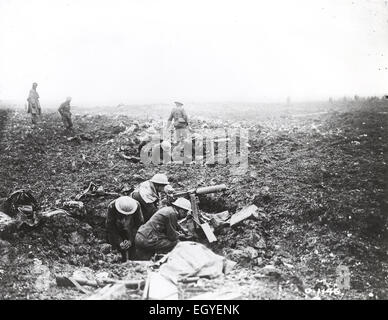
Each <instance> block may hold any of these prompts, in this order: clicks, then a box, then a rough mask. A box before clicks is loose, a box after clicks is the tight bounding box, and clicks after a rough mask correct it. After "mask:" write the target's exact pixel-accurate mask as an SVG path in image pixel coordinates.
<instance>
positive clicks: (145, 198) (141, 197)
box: [131, 173, 174, 222]
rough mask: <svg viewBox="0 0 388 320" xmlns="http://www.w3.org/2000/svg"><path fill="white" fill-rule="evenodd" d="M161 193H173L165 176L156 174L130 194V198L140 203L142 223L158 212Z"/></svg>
mask: <svg viewBox="0 0 388 320" xmlns="http://www.w3.org/2000/svg"><path fill="white" fill-rule="evenodd" d="M161 192H165V193H167V194H171V193H173V192H174V189H173V188H172V187H171V186H170V185H169V182H168V179H167V176H166V175H165V174H162V173H157V174H155V175H154V176H153V177H152V178H151V179H150V180H147V181H144V182H142V183H141V184H140V185H138V186H137V187H136V188H135V190H134V191H133V192H132V194H131V197H132V198H133V199H135V200H136V201H138V202H139V203H140V206H141V210H142V213H143V217H144V222H147V221H148V220H149V219H150V218H151V217H152V215H153V214H154V213H155V212H156V211H157V210H158V204H159V200H160V193H161Z"/></svg>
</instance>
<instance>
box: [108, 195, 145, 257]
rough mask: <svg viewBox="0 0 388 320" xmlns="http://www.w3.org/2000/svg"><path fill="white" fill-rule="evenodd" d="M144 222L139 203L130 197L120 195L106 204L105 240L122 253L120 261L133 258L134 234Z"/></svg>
mask: <svg viewBox="0 0 388 320" xmlns="http://www.w3.org/2000/svg"><path fill="white" fill-rule="evenodd" d="M143 223H144V219H143V214H142V211H141V207H140V204H139V203H138V202H137V201H136V200H135V199H133V198H131V197H127V196H125V197H120V198H118V199H116V200H113V201H112V202H111V203H110V204H109V206H108V212H107V216H106V223H105V226H106V232H107V240H108V242H109V243H110V244H111V245H112V247H113V249H116V250H118V251H119V252H120V253H121V255H122V261H123V262H125V261H127V260H128V259H131V260H132V259H134V258H135V252H136V250H135V246H134V244H135V236H136V232H137V230H138V228H139V227H140V226H141V225H142V224H143Z"/></svg>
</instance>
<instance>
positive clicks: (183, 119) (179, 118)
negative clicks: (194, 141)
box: [168, 107, 189, 142]
mask: <svg viewBox="0 0 388 320" xmlns="http://www.w3.org/2000/svg"><path fill="white" fill-rule="evenodd" d="M172 120H174V128H175V140H176V141H177V142H181V141H183V140H185V139H186V138H187V130H188V128H187V127H188V125H189V123H188V117H187V114H186V111H185V109H183V108H182V107H175V108H174V109H172V111H171V114H170V117H169V118H168V123H171V121H172Z"/></svg>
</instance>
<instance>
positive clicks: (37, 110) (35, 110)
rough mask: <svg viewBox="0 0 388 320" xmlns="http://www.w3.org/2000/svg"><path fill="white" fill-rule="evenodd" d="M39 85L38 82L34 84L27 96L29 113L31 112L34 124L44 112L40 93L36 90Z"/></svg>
mask: <svg viewBox="0 0 388 320" xmlns="http://www.w3.org/2000/svg"><path fill="white" fill-rule="evenodd" d="M37 86H38V84H37V83H36V82H34V83H33V84H32V89H31V90H30V93H29V95H28V98H27V101H28V110H27V113H31V120H32V124H33V125H35V124H36V123H37V120H38V116H40V115H41V114H42V109H41V107H40V103H39V94H38V92H37V91H36V87H37Z"/></svg>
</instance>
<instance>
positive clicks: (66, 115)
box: [58, 97, 73, 130]
mask: <svg viewBox="0 0 388 320" xmlns="http://www.w3.org/2000/svg"><path fill="white" fill-rule="evenodd" d="M70 102H71V97H67V98H66V101H65V102H63V103H61V105H60V107H59V108H58V112H59V113H60V115H61V117H62V121H63V124H64V126H65V129H66V130H72V129H73V122H72V121H71V112H70Z"/></svg>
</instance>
